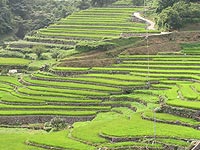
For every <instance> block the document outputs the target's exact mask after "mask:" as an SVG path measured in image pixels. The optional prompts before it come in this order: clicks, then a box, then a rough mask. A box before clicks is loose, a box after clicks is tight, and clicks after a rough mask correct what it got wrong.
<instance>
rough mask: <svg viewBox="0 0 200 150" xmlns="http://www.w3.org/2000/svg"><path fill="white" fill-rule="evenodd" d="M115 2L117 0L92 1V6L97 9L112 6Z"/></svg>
mask: <svg viewBox="0 0 200 150" xmlns="http://www.w3.org/2000/svg"><path fill="white" fill-rule="evenodd" d="M115 1H116V0H91V4H92V6H95V7H103V6H107V5H109V4H112V3H113V2H115Z"/></svg>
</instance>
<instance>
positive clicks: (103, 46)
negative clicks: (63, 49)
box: [75, 41, 116, 51]
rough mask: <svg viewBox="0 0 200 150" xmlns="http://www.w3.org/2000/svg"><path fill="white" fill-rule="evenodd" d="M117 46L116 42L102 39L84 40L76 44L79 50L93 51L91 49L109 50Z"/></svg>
mask: <svg viewBox="0 0 200 150" xmlns="http://www.w3.org/2000/svg"><path fill="white" fill-rule="evenodd" d="M114 47H116V44H114V43H111V42H102V41H95V42H90V41H87V42H86V41H84V42H80V43H78V44H77V45H76V47H75V49H76V50H77V51H91V50H109V49H112V48H114Z"/></svg>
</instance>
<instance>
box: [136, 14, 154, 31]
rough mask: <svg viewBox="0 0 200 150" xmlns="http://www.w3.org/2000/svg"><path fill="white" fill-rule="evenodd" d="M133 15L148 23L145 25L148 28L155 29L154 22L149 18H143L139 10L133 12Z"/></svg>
mask: <svg viewBox="0 0 200 150" xmlns="http://www.w3.org/2000/svg"><path fill="white" fill-rule="evenodd" d="M133 15H134V17H136V18H138V19H140V20H142V21H145V22H146V23H147V24H149V26H148V27H147V29H148V30H155V23H154V22H153V21H151V20H148V19H146V18H143V17H142V16H141V15H140V13H139V12H135V13H134V14H133Z"/></svg>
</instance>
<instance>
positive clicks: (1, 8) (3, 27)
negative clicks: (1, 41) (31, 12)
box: [0, 0, 12, 34]
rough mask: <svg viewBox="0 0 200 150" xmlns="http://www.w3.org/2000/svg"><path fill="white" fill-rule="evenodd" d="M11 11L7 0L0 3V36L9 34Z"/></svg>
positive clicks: (10, 29)
mask: <svg viewBox="0 0 200 150" xmlns="http://www.w3.org/2000/svg"><path fill="white" fill-rule="evenodd" d="M11 21H12V20H11V10H10V9H9V6H8V1H7V0H1V1H0V34H4V33H9V32H10V31H12V27H11Z"/></svg>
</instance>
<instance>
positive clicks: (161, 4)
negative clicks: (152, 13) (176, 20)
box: [156, 0, 180, 13]
mask: <svg viewBox="0 0 200 150" xmlns="http://www.w3.org/2000/svg"><path fill="white" fill-rule="evenodd" d="M178 1H180V0H158V7H157V9H156V12H157V13H161V12H162V10H164V9H165V8H167V7H170V6H173V4H174V3H176V2H178Z"/></svg>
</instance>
